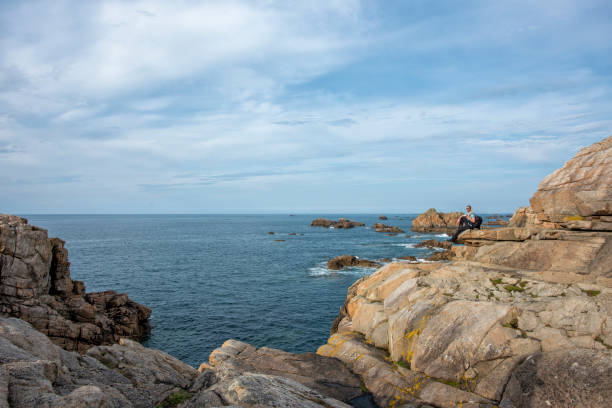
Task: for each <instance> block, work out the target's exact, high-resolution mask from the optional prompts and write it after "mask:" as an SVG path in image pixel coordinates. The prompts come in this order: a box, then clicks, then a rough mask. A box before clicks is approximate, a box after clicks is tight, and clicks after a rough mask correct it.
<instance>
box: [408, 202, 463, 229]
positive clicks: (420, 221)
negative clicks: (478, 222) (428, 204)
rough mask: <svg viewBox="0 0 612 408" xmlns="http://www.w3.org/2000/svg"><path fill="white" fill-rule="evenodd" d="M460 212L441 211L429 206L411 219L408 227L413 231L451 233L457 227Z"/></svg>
mask: <svg viewBox="0 0 612 408" xmlns="http://www.w3.org/2000/svg"><path fill="white" fill-rule="evenodd" d="M462 215H463V213H461V212H451V213H442V212H438V211H436V209H435V208H430V209H429V210H427V211H425V212H424V213H423V214H419V215H418V216H417V217H416V218H415V219H414V220H412V226H411V227H410V229H411V230H412V231H414V232H439V233H445V234H452V233H453V232H455V230H456V229H457V220H458V219H459V217H461V216H462Z"/></svg>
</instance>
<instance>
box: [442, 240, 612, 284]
mask: <svg viewBox="0 0 612 408" xmlns="http://www.w3.org/2000/svg"><path fill="white" fill-rule="evenodd" d="M503 230H508V231H509V230H512V229H500V230H499V231H494V230H489V231H483V233H482V234H479V233H474V232H469V234H468V233H462V234H461V236H460V237H461V239H462V240H463V242H465V243H466V244H468V245H469V244H470V237H472V236H477V237H478V239H479V240H489V239H491V240H494V238H495V235H496V234H493V232H495V233H497V232H500V233H504V231H503ZM519 231H521V229H519ZM516 232H517V230H516V229H514V231H513V232H512V234H511V235H509V236H506V237H505V238H507V240H504V241H497V242H492V243H491V244H489V245H483V246H480V247H471V248H465V247H453V249H452V250H453V252H454V253H455V255H456V256H457V258H459V259H465V260H473V261H477V262H480V263H483V264H489V265H498V266H503V267H509V268H517V269H524V270H531V271H538V272H545V271H550V272H552V273H557V274H565V275H566V276H567V273H572V274H579V275H589V276H590V278H591V279H590V280H591V281H593V282H597V281H598V278H600V277H601V278H612V234H610V233H603V232H602V233H580V232H570V231H559V232H558V234H556V235H557V239H554V235H552V234H553V233H555V231H554V230H549V231H548V233H544V232H539V233H537V234H534V233H533V232H532V233H531V234H532V235H530V236H529V237H530V239H526V240H525V241H523V242H520V241H519V238H523V237H524V235H520V236H518V237H517V233H516ZM526 234H527V233H526Z"/></svg>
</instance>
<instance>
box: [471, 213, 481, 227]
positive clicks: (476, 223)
mask: <svg viewBox="0 0 612 408" xmlns="http://www.w3.org/2000/svg"><path fill="white" fill-rule="evenodd" d="M480 224H482V217H481V216H480V215H475V216H474V224H472V228H476V229H480Z"/></svg>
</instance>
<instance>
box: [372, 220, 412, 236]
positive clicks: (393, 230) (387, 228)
mask: <svg viewBox="0 0 612 408" xmlns="http://www.w3.org/2000/svg"><path fill="white" fill-rule="evenodd" d="M372 228H374V229H375V230H376V232H386V233H390V234H399V233H402V232H404V230H403V229H401V228H399V227H395V226H392V225H385V224H381V223H380V222H377V223H376V224H374V225H372Z"/></svg>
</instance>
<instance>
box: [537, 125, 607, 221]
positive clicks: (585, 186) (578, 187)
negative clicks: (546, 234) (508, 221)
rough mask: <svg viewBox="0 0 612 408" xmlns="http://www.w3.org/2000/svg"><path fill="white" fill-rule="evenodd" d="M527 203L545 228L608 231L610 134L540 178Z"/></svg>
mask: <svg viewBox="0 0 612 408" xmlns="http://www.w3.org/2000/svg"><path fill="white" fill-rule="evenodd" d="M529 202H530V204H531V208H533V211H534V213H535V215H536V218H537V219H538V221H540V222H541V223H542V224H543V226H545V227H550V228H558V227H560V226H567V227H569V228H572V229H582V230H596V231H612V136H610V137H608V138H607V139H605V140H602V141H601V142H599V143H595V144H593V145H591V146H589V147H586V148H584V149H582V150H581V151H580V152H578V154H576V156H574V157H573V158H572V159H571V160H570V161H568V162H567V163H565V165H564V166H563V167H562V168H560V169H558V170H557V171H555V172H554V173H552V174H550V175H549V176H547V177H546V178H544V180H542V182H541V183H540V185H539V186H538V191H537V192H536V193H535V194H534V195H533V197H532V198H531V200H529ZM564 224H568V225H564Z"/></svg>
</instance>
